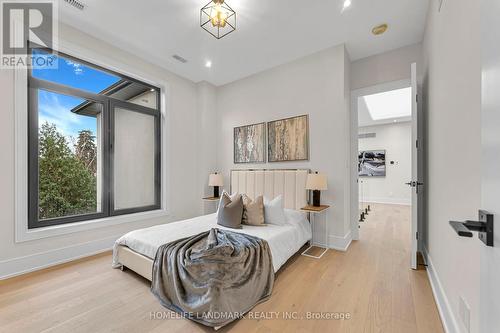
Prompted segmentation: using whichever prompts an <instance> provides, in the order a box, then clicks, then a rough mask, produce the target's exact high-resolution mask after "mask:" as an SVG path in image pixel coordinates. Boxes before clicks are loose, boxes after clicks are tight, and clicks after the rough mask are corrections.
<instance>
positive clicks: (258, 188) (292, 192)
mask: <svg viewBox="0 0 500 333" xmlns="http://www.w3.org/2000/svg"><path fill="white" fill-rule="evenodd" d="M308 173H309V170H304V169H286V170H283V169H276V170H231V193H236V192H237V193H241V194H246V195H248V196H249V197H250V198H252V199H255V197H257V196H259V195H263V196H264V197H266V198H268V199H269V200H272V199H273V198H275V197H276V196H278V195H280V194H281V195H283V205H284V208H288V209H296V210H298V209H300V208H302V207H304V206H305V205H307V190H306V181H307V174H308Z"/></svg>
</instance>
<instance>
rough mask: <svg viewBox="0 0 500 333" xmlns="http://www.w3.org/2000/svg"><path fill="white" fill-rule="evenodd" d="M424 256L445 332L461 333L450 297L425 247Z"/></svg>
mask: <svg viewBox="0 0 500 333" xmlns="http://www.w3.org/2000/svg"><path fill="white" fill-rule="evenodd" d="M423 255H424V259H425V262H426V263H427V275H428V277H429V281H430V284H431V288H432V293H433V294H434V299H435V300H436V305H437V308H438V311H439V316H440V317H441V323H442V324H443V328H444V331H445V332H446V333H459V332H460V329H459V325H458V322H457V319H456V318H455V315H454V314H453V311H452V310H451V306H450V302H449V301H448V297H446V293H445V291H444V289H443V286H442V284H441V280H440V279H439V276H438V273H437V271H436V268H435V267H434V265H433V263H432V259H431V257H430V255H429V252H428V251H427V248H426V247H424V251H423Z"/></svg>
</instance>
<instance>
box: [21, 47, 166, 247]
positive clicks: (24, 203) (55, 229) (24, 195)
mask: <svg viewBox="0 0 500 333" xmlns="http://www.w3.org/2000/svg"><path fill="white" fill-rule="evenodd" d="M58 42H59V43H58V45H55V47H54V49H55V50H58V51H60V52H63V53H65V54H68V55H72V56H75V57H76V58H79V59H82V60H85V61H88V62H89V63H93V64H95V65H98V66H101V67H103V68H107V69H109V70H113V71H116V72H118V73H121V74H124V75H127V76H129V77H132V78H135V79H137V80H140V81H143V82H147V83H149V84H152V85H155V86H157V87H159V88H161V91H162V94H161V96H160V98H161V102H162V103H161V110H160V111H161V115H162V117H161V118H162V119H161V126H162V131H161V132H162V133H161V136H162V137H161V153H162V166H161V175H162V186H161V187H162V188H161V209H160V210H157V211H150V212H141V213H136V214H130V215H122V216H113V217H106V218H102V219H96V220H91V221H84V222H78V223H68V224H62V225H56V226H51V227H46V228H38V229H28V156H27V155H28V154H27V151H28V150H27V149H28V120H27V119H28V105H27V96H28V95H27V94H28V90H27V71H26V70H25V69H16V70H15V74H14V96H15V98H14V110H15V166H16V169H15V242H16V243H19V242H25V241H30V240H35V239H40V238H46V237H52V236H57V235H63V234H68V233H74V232H80V231H84V230H90V229H96V228H101V227H106V226H110V225H116V224H121V223H129V222H136V221H142V220H145V219H151V218H156V217H165V216H167V215H168V209H169V203H170V191H169V184H170V175H169V173H168V168H167V165H168V163H169V161H170V158H169V151H170V149H169V148H170V147H169V145H170V138H169V135H170V122H169V121H168V120H169V112H168V111H169V110H170V106H171V105H170V98H167V97H169V94H170V87H169V84H168V83H167V82H166V81H163V80H161V79H159V78H155V77H153V76H151V75H148V74H146V73H144V72H141V71H134V72H130V71H128V70H126V69H125V68H129V67H130V66H128V65H126V64H124V63H121V62H118V61H116V60H113V59H111V58H109V57H106V56H103V55H101V54H99V53H98V52H95V51H92V50H89V49H87V48H82V47H80V46H77V45H76V44H72V43H71V42H67V41H62V40H61V39H59V41H58Z"/></svg>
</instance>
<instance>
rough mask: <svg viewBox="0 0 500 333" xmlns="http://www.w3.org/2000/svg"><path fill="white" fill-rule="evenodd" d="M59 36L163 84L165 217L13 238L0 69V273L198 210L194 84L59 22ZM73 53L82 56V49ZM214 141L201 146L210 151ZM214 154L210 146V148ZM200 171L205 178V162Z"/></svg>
mask: <svg viewBox="0 0 500 333" xmlns="http://www.w3.org/2000/svg"><path fill="white" fill-rule="evenodd" d="M59 33H60V41H61V42H62V44H63V45H64V41H70V43H72V44H75V45H78V46H79V47H81V48H86V49H88V50H90V51H91V52H90V53H89V55H90V54H93V53H97V54H99V55H102V57H103V59H106V62H107V63H109V64H120V65H118V66H124V67H126V68H124V69H125V70H126V71H128V72H134V70H136V71H138V72H140V73H145V74H146V75H148V76H150V77H153V78H158V80H161V81H166V82H167V83H168V91H167V94H168V95H167V119H166V121H167V127H168V135H167V137H166V138H165V140H164V142H162V144H164V145H167V148H168V149H167V150H168V160H169V161H170V163H169V164H168V166H167V173H166V174H164V175H163V177H167V180H168V183H169V189H168V191H169V198H166V199H165V200H168V202H167V203H168V209H169V211H170V215H169V216H168V217H167V218H162V219H153V220H144V221H141V222H133V223H126V224H121V225H114V226H108V227H103V228H99V229H94V230H91V231H84V232H77V233H72V234H67V235H64V236H56V237H50V238H45V239H40V240H34V241H28V242H22V243H16V242H15V237H14V226H15V224H14V198H15V190H14V179H15V169H14V161H15V158H14V156H15V155H14V149H15V148H14V143H15V142H14V139H15V133H14V128H15V126H14V71H13V70H4V69H2V70H0V101H1V103H2V107H1V110H2V113H1V114H0V119H1V121H0V142H1V143H2V144H1V147H2V154H1V156H2V160H1V163H0V184H1V186H0V211H1V212H2V213H1V214H0V277H2V276H7V275H10V274H16V273H19V272H22V271H26V270H31V269H33V268H36V267H42V266H45V265H50V264H53V263H56V262H60V261H66V260H69V259H71V258H75V257H79V256H84V255H88V254H91V253H95V252H98V251H102V250H105V249H110V248H111V245H112V244H113V242H114V240H115V239H116V238H117V237H119V236H121V235H123V234H124V233H126V232H128V231H130V230H133V229H137V228H141V227H146V226H150V225H154V224H158V223H164V222H168V221H174V220H178V219H182V218H187V217H192V216H194V215H198V214H200V213H201V211H200V206H198V205H193V203H199V202H200V192H201V190H200V188H201V185H200V184H199V183H198V182H199V179H200V177H198V176H195V177H193V175H199V174H200V173H201V172H202V170H201V167H199V164H198V163H197V162H198V160H197V158H198V153H199V141H200V140H201V139H200V137H199V136H198V135H197V132H198V126H197V125H196V124H197V121H198V119H199V114H198V107H197V100H198V91H197V85H196V84H194V83H193V82H191V81H188V80H186V79H183V78H180V77H179V76H177V75H174V74H172V73H170V72H168V71H166V70H164V69H162V68H159V67H157V66H154V65H151V64H150V63H147V62H146V61H144V60H141V59H139V58H138V57H137V56H134V55H132V54H129V53H126V52H124V51H122V50H120V49H118V48H115V47H113V46H110V45H109V44H106V43H104V42H102V41H100V40H98V39H95V38H93V37H91V36H89V35H86V34H84V33H82V32H79V31H76V30H74V29H72V28H70V27H67V26H64V25H61V27H60V30H59ZM75 56H77V57H78V56H82V57H87V56H86V55H85V54H82V55H78V54H75ZM211 147H215V145H213V146H207V147H205V146H204V149H205V154H210V153H209V151H208V150H209V149H215V148H211ZM212 154H215V150H214V151H213V152H212ZM206 167H207V170H204V173H205V174H206V175H207V177H208V173H209V170H208V169H209V168H210V166H208V165H207V166H206Z"/></svg>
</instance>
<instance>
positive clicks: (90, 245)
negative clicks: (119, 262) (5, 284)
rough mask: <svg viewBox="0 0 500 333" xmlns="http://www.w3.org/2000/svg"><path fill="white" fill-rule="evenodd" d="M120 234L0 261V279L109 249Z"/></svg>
mask: <svg viewBox="0 0 500 333" xmlns="http://www.w3.org/2000/svg"><path fill="white" fill-rule="evenodd" d="M120 236H121V235H120ZM120 236H112V237H107V238H103V239H98V240H94V241H90V242H87V243H81V244H76V245H72V246H68V247H63V248H59V249H54V250H50V251H46V252H41V253H35V254H31V255H27V256H24V257H18V258H12V259H8V260H4V261H0V280H3V279H7V278H10V277H13V276H17V275H21V274H26V273H29V272H33V271H37V270H40V269H43V268H47V267H50V266H54V265H58V264H63V263H65V262H69V261H72V260H76V259H80V258H84V257H88V256H91V255H94V254H98V253H101V252H105V251H109V250H111V249H112V248H113V244H114V242H115V241H116V240H117V239H118V238H119V237H120ZM110 267H111V262H110Z"/></svg>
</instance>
